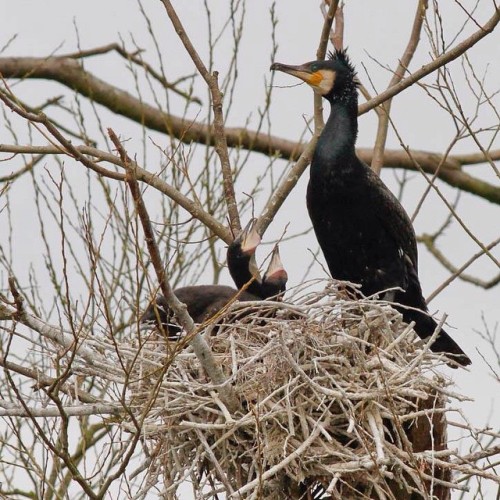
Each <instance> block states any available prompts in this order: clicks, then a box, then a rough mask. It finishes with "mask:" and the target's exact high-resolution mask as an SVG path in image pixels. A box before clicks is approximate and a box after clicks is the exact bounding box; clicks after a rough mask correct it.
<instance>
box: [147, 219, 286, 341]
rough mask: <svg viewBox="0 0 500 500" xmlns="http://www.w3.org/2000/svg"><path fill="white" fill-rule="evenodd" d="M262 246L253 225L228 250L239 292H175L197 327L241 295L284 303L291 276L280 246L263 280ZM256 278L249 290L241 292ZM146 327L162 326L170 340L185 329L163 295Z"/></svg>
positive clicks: (200, 288) (208, 288) (205, 288)
mask: <svg viewBox="0 0 500 500" xmlns="http://www.w3.org/2000/svg"><path fill="white" fill-rule="evenodd" d="M259 244H260V236H259V235H258V233H257V232H256V230H255V224H254V222H253V221H251V222H250V224H248V225H247V227H246V228H245V229H244V230H243V231H242V232H241V234H240V235H239V236H238V237H237V238H235V240H234V241H233V242H232V243H231V245H229V247H228V250H227V262H228V267H229V272H230V274H231V276H232V277H233V280H234V282H235V284H236V286H237V287H238V290H235V289H234V288H232V287H230V286H224V285H195V286H186V287H182V288H177V289H176V290H174V293H175V295H176V296H177V298H178V299H179V300H180V301H181V302H183V303H184V304H186V306H187V310H188V313H189V315H190V316H191V317H192V318H193V321H194V322H195V323H203V322H204V321H206V320H207V319H209V318H211V317H212V316H213V315H214V314H216V313H217V312H218V311H220V310H221V309H222V308H223V307H224V306H225V305H226V304H228V303H229V302H231V301H232V300H233V299H234V298H235V296H236V295H237V294H239V295H238V300H239V301H241V302H248V301H256V300H263V299H268V298H271V297H274V298H273V300H280V298H281V295H282V294H283V293H284V292H285V290H286V282H287V280H288V276H287V273H286V271H285V269H284V267H283V264H282V262H281V259H280V256H279V250H278V246H276V247H275V249H274V250H273V254H272V257H271V261H270V263H269V266H268V268H267V271H266V273H265V274H264V277H263V278H262V279H260V276H259V274H258V269H257V265H256V263H255V250H256V248H257V246H258V245H259ZM253 277H255V278H254V280H253V281H251V283H250V285H249V286H248V288H247V289H246V290H243V291H240V290H241V288H242V287H243V286H244V285H246V284H247V282H249V281H250V280H251V279H252V278H253ZM141 323H143V324H144V325H155V326H156V328H159V325H160V323H161V325H162V329H163V331H164V332H165V333H166V334H167V335H168V337H169V338H170V339H176V338H178V337H179V334H180V332H181V328H180V327H179V325H178V324H177V323H176V322H175V318H174V314H173V311H172V310H171V309H170V308H169V307H168V304H167V301H166V299H165V297H164V296H163V295H159V296H158V297H157V298H156V300H155V302H154V303H152V304H151V305H150V306H149V307H148V308H147V309H146V311H145V313H144V314H143V316H142V318H141Z"/></svg>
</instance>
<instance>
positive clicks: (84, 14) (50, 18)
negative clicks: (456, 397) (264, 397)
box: [0, 0, 500, 428]
mask: <svg viewBox="0 0 500 500" xmlns="http://www.w3.org/2000/svg"><path fill="white" fill-rule="evenodd" d="M318 3H319V2H290V1H283V0H282V1H281V2H280V1H279V2H277V5H276V17H277V18H278V19H279V24H278V28H277V42H278V44H279V49H278V56H277V60H279V61H280V62H285V63H290V64H298V63H302V62H305V61H307V60H311V59H314V58H315V55H314V54H315V50H316V45H317V42H318V38H319V30H320V26H321V22H322V18H321V14H320V12H319V10H318ZM175 4H176V7H177V10H178V14H179V16H180V18H181V20H182V21H183V22H184V24H185V27H186V29H187V31H188V33H189V35H190V36H191V37H192V41H193V43H194V44H195V46H196V47H197V49H198V50H199V53H200V55H201V56H202V58H203V59H204V60H205V61H206V60H207V42H206V40H207V26H206V16H205V11H204V7H203V3H202V2H200V1H190V2H186V1H182V2H181V1H178V2H175ZM209 4H210V6H211V9H212V15H213V19H214V20H215V23H216V25H219V27H220V19H222V14H221V13H220V12H219V9H226V8H227V4H228V2H217V1H212V2H209ZM414 4H415V2H412V3H411V4H410V3H409V2H401V1H397V0H391V1H386V2H366V1H361V0H352V1H350V2H347V7H346V10H345V24H346V27H345V45H346V46H347V47H348V48H349V52H350V55H351V58H352V60H353V62H354V64H355V65H356V67H357V69H358V73H359V75H360V77H361V79H362V80H363V82H364V83H365V85H366V86H369V82H368V80H367V78H366V75H365V71H364V69H363V67H362V63H363V64H364V65H365V66H366V68H367V69H368V72H369V74H370V77H371V79H372V80H373V82H374V84H375V85H376V86H377V88H378V89H382V88H383V87H384V85H386V84H387V82H388V80H389V79H390V75H389V74H388V73H387V72H386V71H385V70H383V69H381V68H380V66H379V65H378V64H377V63H376V62H374V60H372V59H371V58H375V59H377V60H378V61H379V62H380V63H381V64H382V65H390V66H391V67H394V65H395V61H396V60H397V58H398V57H399V56H400V55H401V53H402V50H403V48H404V46H405V44H406V40H407V37H408V33H409V28H410V26H411V23H412V17H413V12H414ZM439 4H440V8H441V9H442V10H443V18H444V19H445V21H446V23H445V35H444V36H445V37H446V39H447V40H448V41H451V40H452V39H453V35H454V34H455V32H456V30H457V29H458V27H459V26H460V25H461V23H462V22H463V18H464V14H463V11H462V10H461V9H460V7H459V6H458V4H457V3H455V2H452V1H443V2H439ZM143 5H144V8H145V9H146V10H147V12H148V13H149V14H150V15H151V20H152V23H153V27H154V31H155V33H156V36H157V37H158V40H159V43H160V48H161V51H162V54H163V55H164V59H165V62H166V68H167V72H168V74H171V75H172V78H173V79H175V78H176V77H178V76H182V75H185V74H188V73H191V72H192V71H193V68H192V65H190V64H189V63H186V61H187V58H186V56H185V53H184V49H183V48H182V47H181V45H180V44H179V42H178V40H177V38H176V35H175V33H174V32H173V30H172V28H171V26H170V24H169V21H168V18H167V16H166V13H165V12H164V9H163V7H162V5H161V3H160V2H158V1H156V2H143ZM270 7H271V2H270V1H268V0H261V1H257V2H255V1H253V2H248V4H247V27H246V31H245V34H244V37H243V40H242V44H241V47H240V50H239V54H238V56H239V60H240V63H241V65H240V80H239V84H238V86H237V93H236V95H235V103H234V105H233V109H232V112H231V115H230V116H229V121H228V124H229V125H231V126H243V125H244V123H245V121H246V119H247V117H248V116H250V115H251V116H252V117H253V118H252V120H255V116H256V110H257V108H258V107H262V106H263V102H262V100H263V90H264V87H265V84H266V82H268V81H269V79H270V72H269V66H270V63H271V60H270V57H269V52H270V49H269V47H270V34H271V26H270V20H269V9H270ZM0 11H1V12H2V17H3V22H2V32H1V34H0V47H1V46H3V45H5V43H6V42H7V41H8V40H9V39H10V38H11V37H12V36H14V35H16V34H17V38H16V39H15V40H14V41H13V42H12V43H11V45H10V46H9V47H8V48H7V50H5V51H4V53H3V54H2V56H30V55H33V56H43V55H47V54H50V53H53V52H57V53H66V52H73V51H75V50H76V49H77V47H78V42H77V36H76V30H75V26H76V27H77V28H78V36H79V43H80V47H81V48H83V49H88V48H92V47H97V46H100V45H104V44H108V43H110V42H116V41H119V38H120V37H121V38H122V39H123V40H125V42H126V43H127V44H128V45H129V47H131V44H130V40H131V38H132V37H133V39H134V40H135V41H136V43H137V44H138V45H139V46H141V47H143V48H145V49H147V51H148V52H146V55H145V59H146V60H148V61H150V62H155V61H156V58H155V56H154V49H153V47H152V43H151V38H150V36H149V35H148V33H147V30H146V26H145V23H144V19H143V18H142V16H141V14H140V13H139V9H138V3H137V2H132V1H123V0H121V1H120V0H106V1H104V2H103V1H100V2H97V1H95V0H88V1H86V2H68V1H64V0H47V1H44V2H38V1H33V0H30V1H27V0H17V1H16V2H13V1H9V0H0ZM490 11H491V2H487V1H482V2H481V3H480V6H479V9H478V11H477V13H476V19H478V20H479V22H484V21H485V20H486V19H487V18H488V16H489V13H490ZM474 29H475V26H474V25H471V26H469V27H468V28H467V30H466V31H467V33H470V32H471V31H472V30H474ZM423 38H425V36H423ZM462 38H463V37H461V38H460V39H462ZM498 42H499V37H498V33H494V34H493V35H491V36H490V37H487V38H486V39H484V40H483V41H481V42H480V43H479V44H478V45H477V46H476V47H474V48H473V49H472V50H471V51H470V53H469V54H470V58H471V61H473V63H474V65H475V67H476V69H477V71H478V73H479V75H480V76H482V75H483V74H484V72H485V71H487V76H486V83H485V86H486V88H487V90H489V91H490V92H492V91H493V90H494V89H495V88H496V87H497V86H498V81H499V80H498V75H499V70H500V62H499V61H500V58H498V46H499V43H498ZM428 50H429V48H428V44H427V42H426V41H424V42H423V43H422V46H421V48H419V50H418V52H417V55H416V58H415V60H414V62H413V63H412V69H417V68H419V67H420V65H422V64H424V63H425V62H428V61H429V56H428ZM229 57H230V47H228V46H224V44H222V45H220V47H219V48H218V49H217V51H216V54H215V68H216V69H218V70H219V71H220V73H221V77H223V75H224V71H225V68H227V64H228V60H229ZM86 65H87V67H88V68H89V69H91V70H92V71H93V72H94V73H95V74H96V75H98V76H99V77H100V78H102V79H105V80H109V81H110V82H111V83H113V84H115V85H117V86H120V87H122V88H124V89H126V90H128V91H130V92H131V93H134V88H133V86H132V82H131V80H130V77H129V74H128V73H127V72H124V70H123V68H122V61H121V60H119V59H118V56H111V55H108V56H105V57H104V58H100V57H96V58H93V59H92V60H89V61H87V62H86ZM450 70H451V71H452V73H453V74H454V76H455V77H456V81H457V88H458V91H459V94H460V96H461V98H462V99H463V100H462V101H461V104H462V105H463V107H464V109H465V111H466V112H467V113H468V114H471V113H473V109H474V100H473V96H472V95H471V93H470V92H469V91H468V89H467V87H466V84H465V80H464V78H463V76H462V74H463V71H462V68H461V65H460V62H458V61H457V62H454V63H452V64H451V65H450ZM291 80H292V79H291V78H290V77H287V76H286V75H277V77H276V80H275V83H276V84H277V85H280V86H290V85H293V84H295V83H296V82H294V81H291ZM197 85H198V86H197V89H198V90H199V91H196V92H195V94H196V95H200V96H201V97H202V99H203V101H204V103H205V106H206V102H207V99H206V92H205V91H204V90H202V87H201V85H200V83H198V84H197ZM62 93H65V89H62V88H61V87H60V86H58V85H57V84H54V83H51V84H50V85H45V84H43V83H40V82H36V83H34V84H26V85H24V86H23V87H22V88H21V89H20V94H21V95H22V97H23V98H24V99H25V100H27V101H28V102H30V103H32V104H37V103H40V102H43V100H44V99H45V98H46V97H47V96H50V95H57V94H62ZM146 95H147V92H146ZM174 102H175V101H174ZM496 103H497V106H498V97H496ZM311 113H312V92H311V91H310V89H308V88H306V86H305V85H303V86H300V87H292V88H278V89H275V91H274V100H273V104H272V108H271V122H272V133H273V134H275V135H277V136H281V137H284V138H287V139H290V140H295V139H297V138H298V137H299V136H300V134H301V133H302V130H303V126H304V118H303V117H304V116H307V117H309V116H310V115H311ZM103 116H104V117H105V123H104V125H105V126H111V127H113V128H115V130H117V131H119V133H120V134H121V135H123V136H126V137H127V136H128V137H131V141H130V142H129V143H128V144H127V146H128V147H129V148H132V149H133V147H134V145H135V146H137V148H140V139H141V138H140V136H137V134H138V127H136V126H135V125H134V124H132V123H131V122H130V121H128V120H126V119H124V118H122V117H119V116H116V115H113V114H111V113H103ZM392 117H393V120H394V123H395V126H396V127H397V129H398V131H399V133H400V134H401V136H402V140H403V142H404V143H405V144H407V145H409V146H410V148H412V149H415V150H418V149H422V150H428V151H433V152H438V153H439V152H442V151H444V150H445V148H446V147H447V145H448V144H449V142H450V140H451V139H452V138H453V136H454V132H455V131H454V129H453V127H452V125H451V122H450V120H449V119H448V117H447V115H446V114H445V113H444V112H443V111H441V110H438V109H437V108H436V106H435V105H434V104H433V102H432V101H431V100H430V99H429V98H428V97H427V96H426V95H425V93H424V92H423V90H421V89H414V90H412V91H410V92H406V93H404V94H403V95H400V96H398V97H397V98H396V99H395V100H394V103H393V115H392ZM478 120H479V123H481V124H482V125H483V126H491V125H492V124H495V117H494V116H493V114H492V113H489V112H484V114H481V116H480V117H479V119H478ZM481 120H482V121H481ZM497 121H498V119H497ZM375 125H376V121H375V115H374V113H373V112H371V113H369V114H367V115H364V116H363V117H361V119H360V134H359V139H358V145H359V146H362V147H370V146H372V145H373V143H374V138H375ZM3 134H4V130H3V129H1V130H0V143H10V142H12V139H11V137H10V136H8V135H5V136H4V135H3ZM151 135H152V136H154V137H156V138H158V137H161V136H160V135H159V134H151ZM43 143H44V142H43V141H42V138H40V137H39V138H38V144H43ZM485 143H486V142H485ZM388 147H389V148H398V147H399V143H398V140H397V138H396V136H395V134H394V133H393V132H391V133H390V134H389V139H388ZM499 147H500V141H498V139H497V140H496V144H494V145H493V149H498V148H499ZM476 151H477V148H475V147H474V146H473V145H472V144H471V141H463V143H460V144H458V146H457V147H456V149H454V150H453V152H454V153H458V152H476ZM257 161H259V160H257ZM8 169H9V166H8V165H7V164H5V163H2V164H0V174H4V173H6V172H7V171H8ZM470 173H471V174H472V175H478V176H481V177H483V178H484V179H487V180H488V181H489V182H492V183H496V184H498V179H497V178H495V177H494V176H493V175H492V171H491V168H489V167H487V166H484V165H483V166H474V167H471V168H470ZM248 175H252V174H251V173H249V174H248ZM307 177H308V176H307V173H306V175H305V176H304V178H303V179H302V180H301V182H300V183H299V185H298V186H297V188H296V190H295V192H294V193H293V196H291V197H290V199H289V200H288V201H287V202H286V204H285V206H284V207H283V209H282V211H281V212H280V214H279V216H278V217H277V218H276V220H275V222H274V223H273V225H272V226H271V228H270V231H269V232H268V233H267V234H266V239H272V238H276V237H278V236H279V235H280V234H281V232H282V230H283V228H284V226H285V225H286V224H287V223H289V222H290V224H291V229H290V231H291V232H300V231H302V230H303V229H305V228H307V227H309V219H308V216H307V213H306V208H305V185H306V182H307ZM383 177H384V179H385V180H386V182H388V184H389V185H390V186H391V187H392V188H395V183H394V181H393V173H392V172H385V173H384V175H383ZM243 179H244V177H243ZM236 187H237V195H238V196H240V197H241V196H243V194H242V193H243V192H244V191H245V189H244V183H243V182H240V184H239V185H237V186H236ZM439 187H440V188H442V190H443V192H444V193H445V194H446V195H447V196H449V199H450V200H453V199H454V196H455V192H454V190H452V189H449V188H448V187H447V186H445V185H444V184H442V183H439ZM424 190H425V183H424V182H423V181H422V180H421V179H419V176H418V175H417V174H413V175H412V181H411V182H410V184H409V187H408V188H407V191H406V192H405V197H404V199H403V203H404V205H405V207H406V209H407V210H408V212H409V213H410V214H411V213H412V211H413V210H414V208H415V206H416V204H417V202H418V200H419V198H420V195H421V194H422V193H423V191H424ZM19 195H20V196H21V197H22V196H23V195H22V192H21V193H19ZM264 202H265V197H262V199H258V200H256V206H257V208H258V209H259V208H262V206H263V203H264ZM458 212H459V214H460V216H461V217H463V219H464V221H465V222H466V223H467V225H468V227H469V228H470V229H471V230H472V231H473V233H474V234H475V235H476V236H477V237H478V238H479V239H480V240H481V241H482V242H483V243H485V244H488V243H489V242H490V241H492V240H493V239H494V238H496V237H498V232H499V231H498V230H499V227H500V225H499V223H498V220H499V210H498V206H494V205H492V204H489V203H487V202H485V201H482V200H480V199H478V198H477V197H474V196H472V195H468V194H464V195H463V196H462V199H461V202H460V204H459V207H458ZM13 216H14V221H19V224H20V225H23V226H24V224H25V223H27V221H29V218H30V214H29V213H26V212H23V208H22V204H19V205H17V207H16V210H15V212H14V214H13ZM445 216H446V211H445V210H444V208H443V204H442V202H441V201H440V200H439V198H438V197H437V196H436V195H431V196H430V197H429V198H428V199H427V200H426V204H425V205H424V209H423V210H422V212H421V213H420V214H419V216H418V218H417V220H416V223H415V226H416V231H417V233H419V232H423V231H426V232H433V231H434V230H436V229H437V228H438V227H439V226H440V224H441V223H442V221H443V220H444V218H445ZM0 217H1V216H0ZM0 223H1V220H0ZM16 234H17V238H18V240H17V241H15V242H14V245H15V246H16V263H17V266H18V267H19V269H22V268H23V267H26V266H27V265H29V263H30V262H32V261H33V260H34V259H35V257H34V256H33V255H32V253H31V252H32V251H33V250H32V249H33V246H32V245H31V243H32V242H31V240H30V238H32V235H31V234H29V231H26V232H23V231H17V232H16ZM0 238H1V236H0ZM299 241H300V243H297V242H293V243H291V244H290V245H287V244H286V243H284V244H283V245H281V255H282V259H283V261H284V263H285V266H286V267H287V270H288V273H289V277H290V278H289V279H290V281H289V284H290V285H291V286H293V285H294V284H298V283H300V282H301V281H302V279H303V276H302V274H303V270H302V269H301V263H302V262H305V261H307V260H308V259H309V252H308V248H311V249H313V250H314V249H316V242H315V240H314V237H313V235H312V234H310V235H308V236H307V238H303V239H301V240H299ZM4 243H5V242H2V240H1V239H0V244H4ZM442 249H443V250H446V252H447V255H448V257H449V258H450V260H451V261H452V262H454V263H455V264H456V265H461V264H462V263H463V262H465V261H466V260H467V259H468V258H469V257H470V256H471V255H472V254H474V253H476V252H477V251H478V247H477V246H476V245H475V244H473V243H471V240H470V238H469V236H467V235H466V234H465V232H464V231H463V230H462V229H461V228H460V227H459V226H458V225H457V224H454V225H453V226H452V227H450V228H449V229H448V231H447V239H446V246H445V247H442ZM419 250H420V278H421V282H422V286H423V289H424V293H425V294H429V293H431V292H432V291H433V290H434V289H435V288H437V287H438V286H439V285H440V284H441V283H442V281H443V280H445V279H446V278H447V277H448V273H447V272H446V271H445V270H443V268H442V267H441V266H440V265H439V264H437V263H436V262H435V261H434V260H433V259H432V258H431V257H430V256H429V255H428V254H427V252H426V251H425V250H424V249H423V248H420V249H419ZM494 254H495V255H496V256H497V258H499V256H500V253H499V251H498V249H497V250H496V251H495V252H494ZM470 271H471V272H473V273H474V274H477V275H478V276H480V277H482V278H484V279H488V278H489V277H491V276H493V275H494V274H496V273H497V272H498V269H495V268H494V266H493V264H492V263H491V262H490V261H489V260H488V259H486V258H482V259H481V262H480V263H479V264H477V265H475V266H474V267H473V268H471V270H470ZM20 272H21V271H20ZM321 275H322V272H321V269H320V268H319V266H315V267H314V268H313V270H312V271H311V273H310V277H319V276H321ZM1 276H2V278H3V277H4V275H3V274H2V275H1ZM225 282H226V283H228V284H229V283H230V281H229V278H228V276H226V277H225ZM3 287H4V284H3V283H2V288H3ZM499 303H500V297H499V291H498V286H497V287H496V288H494V289H492V290H490V291H488V292H485V291H484V290H481V289H479V288H477V287H474V286H472V285H468V284H464V283H463V282H460V281H458V280H456V281H455V282H453V284H452V285H451V286H450V287H448V288H447V289H446V290H445V291H444V292H443V293H441V294H440V295H439V296H438V297H437V298H436V299H435V300H434V301H433V302H432V304H431V306H430V308H431V310H437V309H439V311H440V312H441V313H443V312H446V313H447V314H448V321H449V323H450V324H451V325H453V326H454V327H456V331H454V332H453V334H454V337H455V338H456V339H457V341H458V342H459V344H460V345H461V346H462V347H463V348H464V349H465V350H466V351H467V353H468V354H469V355H470V356H471V358H472V359H473V365H472V368H471V369H470V373H468V372H466V371H464V370H456V371H453V372H451V376H452V377H453V378H454V380H455V381H456V383H457V386H458V389H457V390H459V391H460V392H462V393H464V394H467V395H469V396H471V397H474V398H475V403H473V404H464V410H465V412H466V414H467V417H468V418H469V419H470V421H471V422H473V423H474V424H476V425H477V426H483V425H484V424H485V423H486V422H487V420H488V418H489V417H490V415H495V417H492V418H491V420H490V422H491V424H492V425H493V427H496V428H498V415H499V414H500V400H499V397H498V384H495V383H494V382H493V381H492V379H491V376H490V375H489V373H488V370H487V367H486V366H485V363H484V362H483V361H482V360H481V358H480V356H479V355H478V354H477V352H476V348H479V349H480V350H481V352H482V354H483V355H484V356H485V357H486V358H487V359H491V357H490V358H489V353H488V349H487V347H486V346H485V345H484V343H482V342H481V341H480V339H479V338H478V336H477V334H475V333H474V331H473V330H474V329H480V330H482V320H481V317H482V315H483V314H484V317H485V319H486V321H487V322H488V323H489V325H490V326H491V327H494V325H495V324H496V322H498V319H499V316H500V315H499ZM499 347H500V346H499Z"/></svg>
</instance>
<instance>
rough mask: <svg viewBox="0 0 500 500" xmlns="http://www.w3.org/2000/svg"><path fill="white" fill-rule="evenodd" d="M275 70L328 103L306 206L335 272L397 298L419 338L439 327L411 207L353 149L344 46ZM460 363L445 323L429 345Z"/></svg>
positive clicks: (350, 79) (351, 73)
mask: <svg viewBox="0 0 500 500" xmlns="http://www.w3.org/2000/svg"><path fill="white" fill-rule="evenodd" d="M271 70H278V71H283V72H284V73H288V74H290V75H293V76H295V77H298V78H300V79H301V80H303V81H304V82H306V83H307V84H309V85H310V86H311V87H312V88H313V90H314V91H315V92H316V93H318V94H320V95H321V96H322V97H324V98H325V99H326V100H327V101H328V102H329V103H330V105H331V112H330V116H329V118H328V121H327V123H326V125H325V127H324V129H323V131H322V132H321V135H320V137H319V140H318V143H317V145H316V149H315V151H314V154H313V159H312V162H311V173H310V180H309V185H308V188H307V208H308V211H309V216H310V217H311V221H312V224H313V227H314V231H315V233H316V236H317V238H318V242H319V244H320V247H321V249H322V251H323V254H324V255H325V259H326V262H327V264H328V267H329V269H330V273H331V275H332V277H333V278H336V279H339V280H346V281H351V282H353V283H358V284H360V285H361V291H362V293H363V294H364V295H366V296H370V295H373V294H377V293H380V292H383V291H385V290H387V289H390V288H396V287H397V288H399V289H400V290H396V291H394V292H390V293H387V294H385V295H384V298H386V299H387V300H391V301H394V302H396V303H397V304H398V305H397V306H396V307H397V309H398V310H399V311H400V312H401V313H402V315H403V319H404V321H405V322H407V323H409V322H411V321H414V322H415V328H414V329H415V332H416V333H417V334H418V335H419V336H420V337H421V338H424V339H425V338H428V337H430V336H431V335H432V334H433V333H434V331H435V330H436V328H437V324H436V322H435V321H434V319H433V318H432V317H430V316H429V315H428V314H427V304H426V302H425V299H424V297H423V295H422V290H421V287H420V282H419V279H418V257H417V244H416V239H415V232H414V230H413V226H412V223H411V221H410V218H409V217H408V215H407V213H406V212H405V210H404V208H403V207H402V205H401V204H400V203H399V201H398V199H397V198H396V197H395V196H394V195H393V194H392V192H391V191H390V190H389V189H388V188H387V186H386V185H385V184H384V183H383V182H382V180H381V179H380V178H379V177H378V176H377V175H376V174H375V173H374V172H373V171H372V170H371V168H370V167H368V165H366V164H365V163H363V162H362V161H361V160H360V159H359V158H358V157H357V156H356V153H355V149H354V146H355V143H356V136H357V133H358V94H357V84H356V79H355V76H356V73H355V70H354V67H353V66H352V64H351V63H350V61H349V59H348V57H347V55H346V52H345V51H343V50H337V51H335V53H333V54H330V58H329V60H325V61H312V62H308V63H305V64H302V65H300V66H288V65H285V64H280V63H274V64H273V65H272V66H271ZM431 350H433V351H435V352H444V353H446V354H447V355H450V356H449V357H450V358H451V359H453V360H455V361H457V362H458V363H460V364H462V365H468V364H470V362H471V361H470V359H469V358H468V356H467V355H466V354H465V353H464V352H463V351H462V349H461V348H460V347H459V346H458V344H457V343H456V342H455V341H454V340H453V339H452V338H451V337H450V336H449V335H448V334H447V333H446V332H445V331H444V330H441V331H440V333H439V334H438V336H437V338H436V340H435V342H434V343H433V344H432V346H431Z"/></svg>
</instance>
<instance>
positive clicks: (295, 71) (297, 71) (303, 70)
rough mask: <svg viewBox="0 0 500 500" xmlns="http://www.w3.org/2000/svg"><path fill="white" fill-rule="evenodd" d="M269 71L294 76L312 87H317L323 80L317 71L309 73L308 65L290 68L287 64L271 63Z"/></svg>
mask: <svg viewBox="0 0 500 500" xmlns="http://www.w3.org/2000/svg"><path fill="white" fill-rule="evenodd" d="M270 69H271V71H282V72H283V73H287V74H288V75H292V76H296V77H297V78H300V79H301V80H303V81H304V82H306V83H308V84H309V85H311V86H312V87H316V86H318V85H319V83H320V82H321V80H322V79H323V76H322V74H321V73H320V72H319V71H315V72H313V71H311V68H310V65H309V63H306V64H301V65H300V66H290V65H288V64H281V63H273V64H271V68H270Z"/></svg>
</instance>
